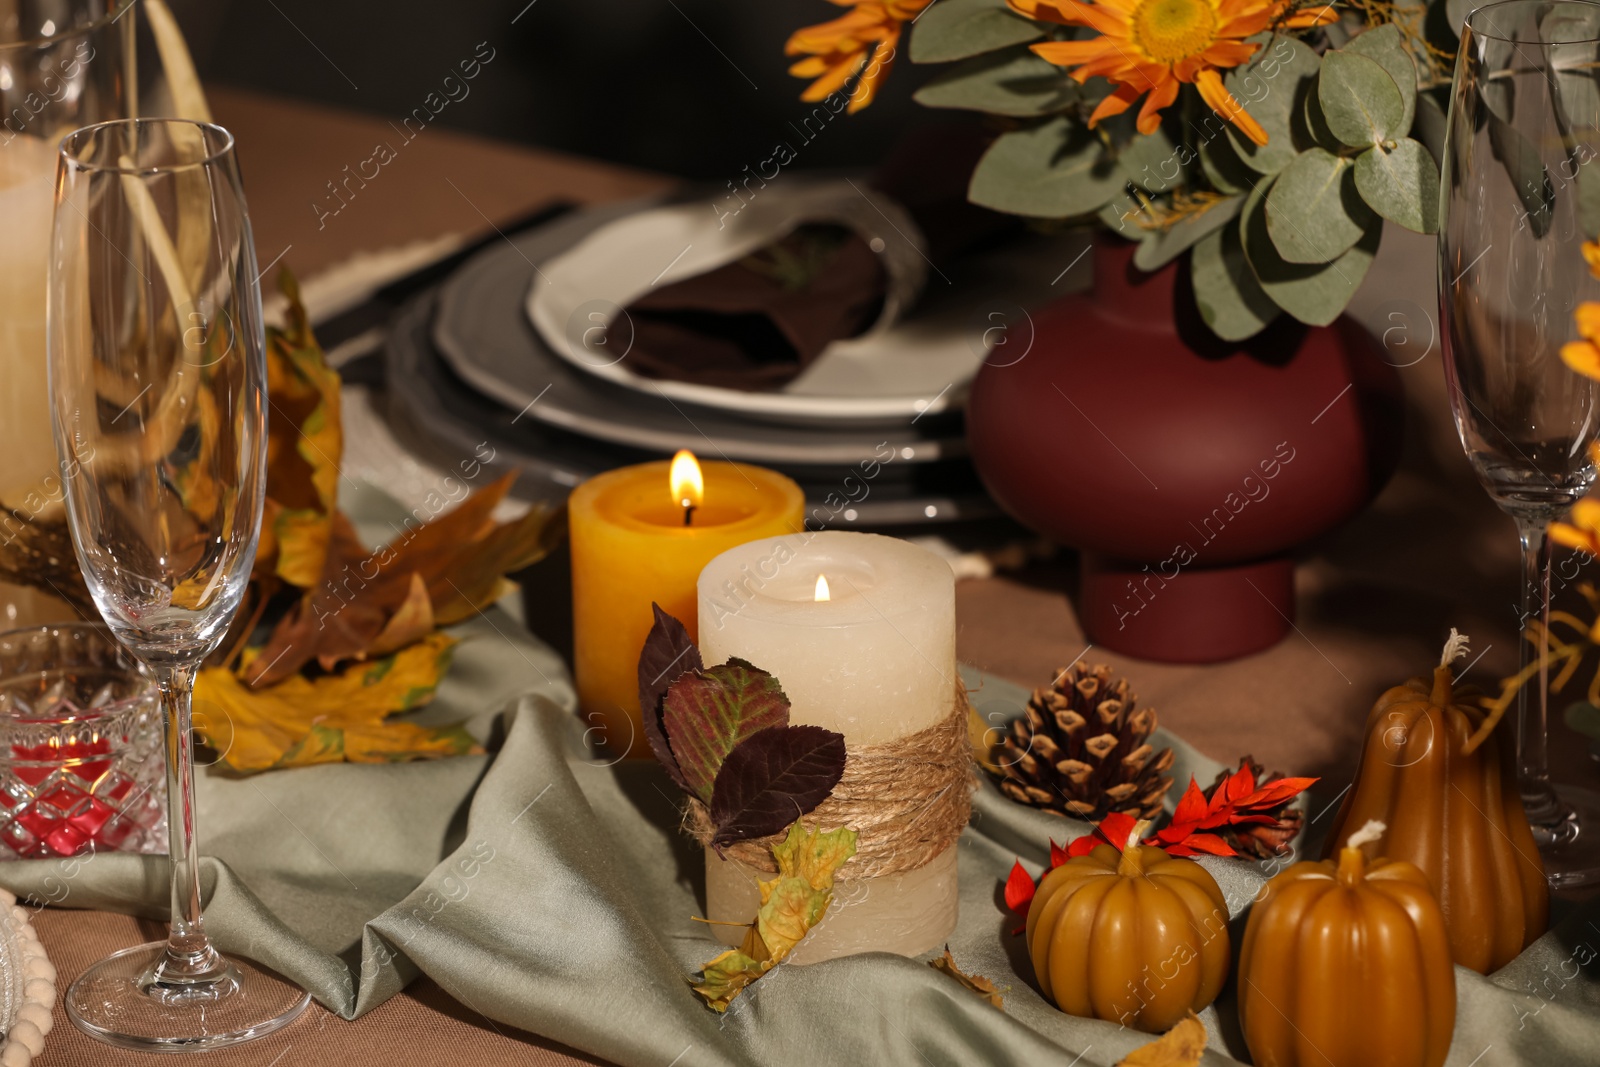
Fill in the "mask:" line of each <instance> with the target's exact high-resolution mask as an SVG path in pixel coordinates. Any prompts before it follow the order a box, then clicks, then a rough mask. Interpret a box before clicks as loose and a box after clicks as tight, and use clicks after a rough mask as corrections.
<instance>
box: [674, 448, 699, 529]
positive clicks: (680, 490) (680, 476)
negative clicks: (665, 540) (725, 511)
mask: <svg viewBox="0 0 1600 1067" xmlns="http://www.w3.org/2000/svg"><path fill="white" fill-rule="evenodd" d="M667 481H668V482H669V483H670V485H671V487H672V500H673V503H675V504H677V505H678V506H679V507H681V508H682V509H683V524H684V525H685V526H692V525H694V512H695V509H696V508H698V507H699V506H700V505H701V503H703V502H704V500H705V492H706V483H705V478H704V476H703V475H701V473H700V463H699V461H697V460H696V459H695V458H694V453H693V452H690V451H688V450H687V449H685V450H682V451H680V452H679V453H678V454H677V455H675V456H673V457H672V467H671V468H670V469H669V470H668V472H667Z"/></svg>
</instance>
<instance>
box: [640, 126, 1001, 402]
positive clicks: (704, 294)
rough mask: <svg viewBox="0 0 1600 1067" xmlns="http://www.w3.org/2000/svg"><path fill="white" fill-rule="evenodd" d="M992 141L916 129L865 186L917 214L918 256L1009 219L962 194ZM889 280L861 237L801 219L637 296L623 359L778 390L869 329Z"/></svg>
mask: <svg viewBox="0 0 1600 1067" xmlns="http://www.w3.org/2000/svg"><path fill="white" fill-rule="evenodd" d="M992 139H993V134H992V133H991V132H989V131H987V130H986V129H984V128H983V127H982V126H981V125H978V124H973V123H943V124H939V125H935V126H931V127H926V128H923V129H921V130H917V131H914V132H912V133H911V134H909V135H908V136H907V137H906V138H905V139H904V140H902V141H901V142H900V143H899V144H898V145H896V147H895V148H894V149H893V150H892V151H891V152H890V153H889V154H888V156H887V157H886V158H885V160H884V162H883V164H882V165H881V166H880V167H879V168H878V170H877V172H876V173H875V174H874V175H873V177H872V178H871V180H870V181H868V182H867V183H866V184H867V188H868V189H869V190H870V192H863V193H862V195H863V196H871V197H873V198H879V197H882V198H887V199H890V200H893V201H895V202H897V203H898V204H899V205H900V206H901V207H902V208H904V209H905V210H906V211H907V212H908V213H909V214H910V215H911V217H912V218H913V219H914V220H915V221H916V224H917V228H918V229H919V230H920V231H921V233H920V234H918V235H917V237H918V238H920V240H921V242H922V246H923V247H925V248H926V250H927V251H926V252H925V253H924V254H925V255H926V256H927V257H928V258H929V259H930V261H932V262H933V263H935V264H939V263H944V262H948V261H949V260H950V259H952V258H954V257H957V256H959V255H960V254H961V253H963V252H966V251H970V250H971V249H973V248H974V246H976V245H979V244H983V243H987V242H988V241H990V240H991V239H993V238H995V237H997V236H1000V235H1004V234H1009V233H1010V232H1012V231H1013V230H1015V229H1016V227H1017V222H1016V220H1015V219H1010V218H1008V217H1006V216H1003V215H998V214H996V213H994V212H991V211H986V210H984V209H982V208H978V207H974V206H973V205H972V204H970V203H968V202H967V198H966V189H967V181H968V178H969V177H970V175H971V173H972V168H973V167H974V166H975V165H976V164H977V161H978V158H979V156H981V155H982V153H983V151H984V150H985V149H986V148H987V147H988V145H989V142H990V141H991V140H992ZM768 195H771V194H770V193H769V194H768ZM903 236H905V237H906V239H907V240H911V239H912V237H911V236H909V235H903ZM889 282H890V279H889V278H888V276H887V272H886V270H885V268H884V261H883V258H882V257H881V256H879V255H877V254H875V253H874V252H873V251H872V250H871V249H870V248H869V247H868V246H867V242H866V240H865V239H863V238H862V237H861V236H860V235H859V234H857V233H856V232H854V231H853V230H850V229H848V228H846V227H844V226H840V225H837V224H832V223H823V222H817V223H808V224H804V225H801V226H800V227H799V228H797V229H795V230H794V231H792V232H791V233H789V234H788V235H787V236H785V237H783V238H780V239H779V240H777V241H775V242H773V243H772V244H770V245H768V246H766V247H765V248H763V249H761V250H760V251H758V252H755V253H753V254H751V255H749V256H746V257H745V258H744V259H741V260H738V261H736V262H733V263H728V264H725V265H723V266H721V267H719V268H717V269H716V270H713V271H709V272H707V273H705V274H702V275H699V276H697V277H694V278H687V279H685V280H683V281H680V282H674V283H673V284H671V285H664V286H662V287H660V288H659V289H652V290H651V291H650V292H649V293H647V294H645V295H644V296H642V297H640V298H639V299H638V300H636V301H634V303H633V304H632V305H631V306H629V308H628V309H627V315H628V317H629V318H630V319H631V322H632V328H633V346H632V348H631V350H630V354H629V367H630V369H632V370H633V371H635V372H636V373H638V374H642V375H645V376H646V377H651V378H667V379H673V380H676V381H684V382H694V383H696V384H700V385H713V386H720V387H723V388H728V389H744V390H750V391H756V390H771V389H779V388H782V387H783V386H784V385H785V384H787V383H788V382H790V381H792V380H793V379H794V378H796V377H797V376H798V375H799V374H800V372H801V371H803V370H805V368H806V367H807V366H809V365H810V364H811V363H812V362H813V361H814V360H815V359H816V358H817V357H818V356H819V355H821V354H822V351H823V349H825V348H827V347H828V345H830V344H832V343H833V342H834V341H839V340H844V339H846V338H850V337H856V336H859V335H860V334H861V333H863V332H865V331H866V330H867V329H869V328H870V327H871V326H872V325H873V324H874V323H875V322H876V321H877V319H878V317H879V315H880V314H881V313H882V311H883V305H884V299H885V295H886V293H887V292H888V287H889Z"/></svg>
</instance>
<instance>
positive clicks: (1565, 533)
mask: <svg viewBox="0 0 1600 1067" xmlns="http://www.w3.org/2000/svg"><path fill="white" fill-rule="evenodd" d="M1550 540H1552V541H1554V542H1555V543H1556V544H1558V545H1566V546H1567V547H1568V548H1576V549H1578V550H1580V551H1582V552H1587V553H1588V554H1589V555H1591V556H1600V500H1595V499H1594V498H1593V497H1585V498H1584V499H1582V500H1580V501H1578V502H1577V503H1576V504H1574V505H1572V521H1571V522H1570V523H1565V522H1553V523H1551V524H1550Z"/></svg>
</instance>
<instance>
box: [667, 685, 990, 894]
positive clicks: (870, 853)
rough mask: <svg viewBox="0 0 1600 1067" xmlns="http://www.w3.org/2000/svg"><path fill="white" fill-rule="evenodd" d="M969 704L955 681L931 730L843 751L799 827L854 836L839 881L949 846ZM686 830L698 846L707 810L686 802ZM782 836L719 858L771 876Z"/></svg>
mask: <svg viewBox="0 0 1600 1067" xmlns="http://www.w3.org/2000/svg"><path fill="white" fill-rule="evenodd" d="M971 710H972V705H971V704H970V703H969V702H968V700H967V691H966V688H965V687H964V686H963V685H962V684H961V682H960V680H959V679H958V680H957V681H956V697H955V700H954V702H953V706H952V707H951V710H950V714H949V715H946V716H945V717H944V718H943V719H941V720H939V721H938V722H936V723H934V724H933V725H932V726H929V727H927V728H926V729H923V730H918V731H917V732H916V733H912V734H907V735H905V736H904V737H898V738H895V739H894V740H892V741H885V742H882V743H881V744H876V745H862V746H860V747H858V748H849V749H848V750H847V755H846V757H845V764H844V776H843V777H842V778H840V779H839V784H838V785H836V786H834V787H833V794H832V795H831V796H829V797H828V799H827V800H824V801H823V802H822V803H821V804H819V805H817V807H816V808H815V809H814V810H813V811H811V812H810V813H809V814H807V815H806V816H804V820H803V821H804V822H806V823H807V824H810V825H816V826H820V827H822V828H824V829H833V828H834V827H838V826H848V827H850V828H851V829H852V830H854V831H855V832H856V834H857V840H856V854H855V856H854V857H853V858H852V859H851V860H850V861H849V862H848V863H846V864H845V865H844V866H843V867H842V868H841V869H840V871H839V874H838V877H839V878H840V879H849V880H855V879H866V878H878V877H880V876H883V875H887V874H899V873H902V872H904V871H914V870H917V869H918V868H920V867H923V866H925V865H927V864H928V863H929V862H930V861H932V860H933V859H934V858H935V857H936V856H938V855H939V854H940V853H941V852H943V851H944V850H945V849H947V848H949V847H950V846H951V845H953V844H955V842H956V839H957V838H958V837H960V836H961V831H962V829H963V828H965V827H966V825H967V819H968V817H969V816H970V815H971V813H972V791H973V789H975V788H976V787H977V776H976V774H975V772H974V770H973V762H972V747H971V742H970V741H969V739H968V734H967V717H968V715H969V714H970V713H971ZM684 825H685V827H686V828H687V829H688V831H689V832H690V833H691V834H693V835H694V836H695V837H696V838H697V839H698V840H699V841H700V843H701V844H702V845H705V846H707V847H709V846H710V844H711V837H712V834H713V832H714V830H715V828H714V827H713V825H712V823H711V816H710V813H709V812H708V811H707V810H706V806H705V805H704V804H703V803H701V802H700V800H699V799H697V798H694V797H691V798H690V799H689V807H688V809H687V810H686V811H685V812H684ZM783 837H784V835H783V834H775V835H773V836H771V837H760V838H754V839H752V840H749V841H739V842H736V843H734V844H732V845H727V846H724V847H723V849H722V854H723V856H725V857H726V858H728V859H732V860H737V861H739V862H740V863H742V864H744V865H745V866H747V867H752V868H754V869H756V870H758V871H763V872H765V873H768V874H771V873H773V872H774V871H776V870H777V869H778V868H777V864H776V863H774V862H773V859H772V845H773V844H774V843H776V842H778V841H781V840H783Z"/></svg>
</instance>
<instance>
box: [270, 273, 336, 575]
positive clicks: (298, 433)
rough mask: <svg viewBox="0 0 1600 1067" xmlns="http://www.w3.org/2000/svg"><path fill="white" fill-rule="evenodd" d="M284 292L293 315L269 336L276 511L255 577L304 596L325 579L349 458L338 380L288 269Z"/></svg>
mask: <svg viewBox="0 0 1600 1067" xmlns="http://www.w3.org/2000/svg"><path fill="white" fill-rule="evenodd" d="M278 286H279V288H280V289H281V290H282V291H283V294H284V296H286V297H287V298H288V310H287V312H286V313H285V319H284V325H283V326H282V327H281V328H279V327H272V328H269V329H268V330H267V397H268V408H267V498H268V500H270V501H271V502H272V506H271V507H269V508H268V509H267V510H268V511H269V512H270V514H269V515H268V516H266V519H268V520H270V526H269V529H268V531H267V533H266V535H265V536H264V537H263V539H262V540H263V548H264V551H262V552H258V553H257V555H256V574H257V576H260V575H263V574H268V573H276V574H277V575H278V577H280V578H282V579H283V580H284V581H285V582H288V583H289V584H290V585H293V586H297V587H299V588H302V589H304V588H309V587H310V586H312V585H315V584H316V582H317V579H318V578H319V577H320V576H321V575H322V573H323V555H324V553H325V552H326V550H327V546H328V543H329V524H330V523H331V521H332V516H333V513H334V510H335V508H336V507H337V498H338V486H339V457H340V456H341V455H343V453H344V431H343V425H342V421H341V417H340V406H339V386H340V379H339V372H338V371H335V370H334V369H333V368H331V367H329V366H328V363H327V360H326V358H325V357H324V356H323V352H322V346H321V345H319V344H318V343H317V339H316V336H315V335H314V334H313V333H312V332H311V320H310V318H309V317H308V316H307V315H306V310H305V306H304V305H303V304H302V303H301V302H300V289H299V286H298V285H297V284H296V282H295V280H294V277H293V276H292V275H291V274H290V273H289V272H288V271H287V270H285V271H282V272H280V273H279V275H278Z"/></svg>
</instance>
